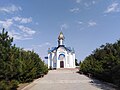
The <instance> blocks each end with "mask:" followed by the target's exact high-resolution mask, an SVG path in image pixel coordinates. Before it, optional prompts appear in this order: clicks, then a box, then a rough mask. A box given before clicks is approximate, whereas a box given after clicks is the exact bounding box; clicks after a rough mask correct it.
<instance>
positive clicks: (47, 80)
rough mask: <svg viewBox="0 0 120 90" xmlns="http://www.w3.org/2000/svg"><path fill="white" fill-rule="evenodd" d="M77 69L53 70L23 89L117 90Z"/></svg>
mask: <svg viewBox="0 0 120 90" xmlns="http://www.w3.org/2000/svg"><path fill="white" fill-rule="evenodd" d="M76 71H77V70H75V69H74V70H52V71H49V73H48V74H47V75H46V76H44V77H43V78H39V79H37V80H35V81H34V82H33V83H31V84H30V85H28V86H26V87H25V88H23V89H22V90H115V89H114V88H112V87H110V86H108V85H106V84H103V83H101V82H100V81H98V80H92V79H90V78H88V77H86V76H84V75H80V74H78V73H76Z"/></svg>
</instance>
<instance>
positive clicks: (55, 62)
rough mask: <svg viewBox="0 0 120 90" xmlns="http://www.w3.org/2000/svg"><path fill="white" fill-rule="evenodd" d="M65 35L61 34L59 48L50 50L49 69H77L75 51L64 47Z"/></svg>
mask: <svg viewBox="0 0 120 90" xmlns="http://www.w3.org/2000/svg"><path fill="white" fill-rule="evenodd" d="M64 39H65V37H64V35H63V33H62V32H60V34H59V36H58V46H57V47H52V48H51V49H50V48H49V49H48V68H51V69H59V68H75V67H76V66H75V51H74V49H73V48H70V47H66V46H65V45H64Z"/></svg>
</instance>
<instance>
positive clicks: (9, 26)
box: [0, 0, 120, 62]
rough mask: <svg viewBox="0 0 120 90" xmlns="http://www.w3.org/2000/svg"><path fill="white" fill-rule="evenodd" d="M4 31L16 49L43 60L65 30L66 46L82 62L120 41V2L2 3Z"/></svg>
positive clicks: (35, 0) (0, 17)
mask: <svg viewBox="0 0 120 90" xmlns="http://www.w3.org/2000/svg"><path fill="white" fill-rule="evenodd" d="M2 28H5V30H6V31H8V32H9V35H10V37H14V42H13V43H14V44H16V46H17V47H21V48H24V49H25V50H34V51H35V52H36V53H37V54H39V56H40V57H41V58H42V59H43V60H45V59H44V57H45V56H47V50H48V48H51V47H57V45H58V43H57V42H58V41H57V40H58V35H59V33H60V32H61V31H62V32H63V34H64V36H65V41H64V43H65V46H66V47H72V48H74V49H75V54H76V58H77V59H78V61H82V60H84V59H85V57H86V56H88V55H90V54H91V53H92V51H94V50H95V49H96V48H99V47H100V46H101V45H102V44H106V43H114V42H116V41H117V40H119V39H120V0H0V31H1V30H2ZM45 62H46V60H45Z"/></svg>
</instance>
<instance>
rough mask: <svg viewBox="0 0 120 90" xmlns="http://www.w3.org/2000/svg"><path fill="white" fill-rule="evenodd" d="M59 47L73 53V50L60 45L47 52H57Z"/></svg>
mask: <svg viewBox="0 0 120 90" xmlns="http://www.w3.org/2000/svg"><path fill="white" fill-rule="evenodd" d="M59 47H64V48H65V49H66V50H67V51H69V52H72V53H74V52H75V51H74V48H72V49H71V47H65V46H64V45H60V46H58V47H52V48H51V50H48V52H53V51H54V50H57V49H58V48H59Z"/></svg>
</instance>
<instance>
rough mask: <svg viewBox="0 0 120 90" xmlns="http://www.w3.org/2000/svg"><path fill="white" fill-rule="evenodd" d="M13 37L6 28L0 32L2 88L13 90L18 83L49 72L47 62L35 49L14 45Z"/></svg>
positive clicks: (0, 85) (0, 89)
mask: <svg viewBox="0 0 120 90" xmlns="http://www.w3.org/2000/svg"><path fill="white" fill-rule="evenodd" d="M12 42H13V38H11V37H9V35H8V32H5V31H4V29H3V30H2V33H0V90H10V89H11V90H13V89H16V88H17V85H18V83H24V82H30V81H32V80H33V79H34V78H37V77H39V76H40V75H41V74H47V72H48V69H47V66H46V65H45V63H44V62H43V61H42V60H41V58H39V55H38V54H36V53H35V52H34V51H25V50H23V49H21V48H18V47H16V46H15V45H12Z"/></svg>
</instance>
